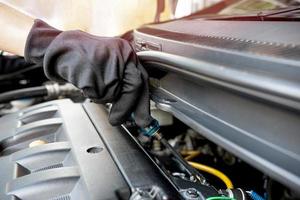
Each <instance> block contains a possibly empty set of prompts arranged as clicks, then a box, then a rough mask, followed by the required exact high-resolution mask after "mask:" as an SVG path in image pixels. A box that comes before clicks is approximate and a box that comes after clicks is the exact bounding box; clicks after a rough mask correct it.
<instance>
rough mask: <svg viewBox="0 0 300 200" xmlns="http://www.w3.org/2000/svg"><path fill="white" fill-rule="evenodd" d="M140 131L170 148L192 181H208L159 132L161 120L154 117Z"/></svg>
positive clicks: (203, 182)
mask: <svg viewBox="0 0 300 200" xmlns="http://www.w3.org/2000/svg"><path fill="white" fill-rule="evenodd" d="M139 130H140V132H141V133H142V134H143V135H145V136H147V137H153V138H155V139H157V140H158V141H160V142H161V143H162V144H163V145H164V146H165V148H167V149H168V150H169V152H170V153H171V154H172V155H173V156H174V158H176V160H177V161H178V162H179V163H180V164H181V165H182V166H183V167H184V168H185V170H186V172H187V173H188V175H189V177H190V180H191V181H194V182H195V181H200V182H201V183H202V184H205V183H206V180H205V178H204V177H203V176H202V175H201V174H200V173H199V172H198V171H197V170H196V169H194V168H193V167H192V166H190V165H189V164H188V163H187V162H186V161H185V160H184V158H183V157H182V156H181V155H180V154H179V153H178V152H177V151H176V150H175V149H174V148H173V147H172V146H171V145H170V144H169V142H168V141H167V140H166V139H165V138H163V137H162V134H161V133H160V132H159V130H160V126H159V122H158V121H157V120H156V119H153V120H152V122H151V123H150V125H149V126H147V127H145V128H139Z"/></svg>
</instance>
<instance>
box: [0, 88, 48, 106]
mask: <svg viewBox="0 0 300 200" xmlns="http://www.w3.org/2000/svg"><path fill="white" fill-rule="evenodd" d="M47 94H48V92H47V89H46V87H45V86H38V87H30V88H24V89H19V90H13V91H9V92H4V93H1V94H0V103H7V102H9V101H13V100H16V99H21V98H28V97H39V96H46V95H47Z"/></svg>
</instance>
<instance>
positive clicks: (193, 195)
mask: <svg viewBox="0 0 300 200" xmlns="http://www.w3.org/2000/svg"><path fill="white" fill-rule="evenodd" d="M186 194H187V196H188V197H190V198H198V197H199V194H198V192H197V190H195V189H193V188H190V189H187V191H186Z"/></svg>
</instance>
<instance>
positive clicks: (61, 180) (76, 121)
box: [0, 100, 128, 200]
mask: <svg viewBox="0 0 300 200" xmlns="http://www.w3.org/2000/svg"><path fill="white" fill-rule="evenodd" d="M0 130H1V133H0V177H1V179H0V199H1V200H18V199H22V200H42V199H51V200H68V199H72V200H77V199H78V200H79V199H80V200H82V199H84V200H89V199H91V200H94V199H95V200H96V199H116V198H117V196H116V191H118V190H124V189H128V186H127V184H126V182H125V181H124V178H123V177H122V175H121V174H120V172H119V170H118V168H117V167H116V165H115V163H114V161H113V159H112V158H111V156H110V154H109V152H108V151H107V149H106V148H105V146H104V144H103V142H102V141H101V139H100V137H99V135H98V133H97V131H96V130H95V128H94V126H93V124H92V123H91V121H90V119H89V118H88V116H87V114H86V113H85V111H84V109H83V108H82V105H81V104H74V103H73V102H71V101H70V100H58V101H52V102H47V103H44V104H40V105H36V106H33V107H30V108H28V109H25V110H23V111H21V112H17V113H14V114H10V115H6V116H4V117H2V118H0ZM37 140H41V141H42V142H41V141H39V142H36V143H43V142H44V143H46V144H42V145H35V146H33V147H29V145H30V143H32V142H34V141H37ZM31 146H32V145H31ZM75 147H76V148H75Z"/></svg>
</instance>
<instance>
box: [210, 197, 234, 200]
mask: <svg viewBox="0 0 300 200" xmlns="http://www.w3.org/2000/svg"><path fill="white" fill-rule="evenodd" d="M206 200H235V199H234V198H231V197H208V198H207V199H206Z"/></svg>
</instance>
